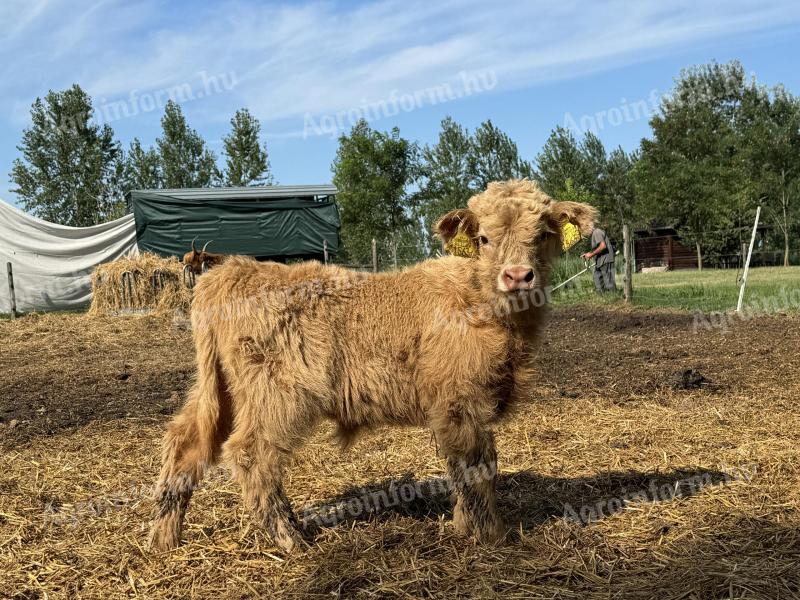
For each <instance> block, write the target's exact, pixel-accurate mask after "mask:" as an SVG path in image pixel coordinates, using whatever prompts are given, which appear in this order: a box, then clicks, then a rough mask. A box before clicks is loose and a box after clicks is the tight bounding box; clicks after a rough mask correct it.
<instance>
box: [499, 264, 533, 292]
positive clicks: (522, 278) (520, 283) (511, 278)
mask: <svg viewBox="0 0 800 600" xmlns="http://www.w3.org/2000/svg"><path fill="white" fill-rule="evenodd" d="M503 283H504V284H505V286H506V289H507V290H508V291H509V292H511V291H513V290H529V289H531V288H532V287H533V269H531V268H530V267H524V266H519V265H518V266H516V267H506V268H505V269H503Z"/></svg>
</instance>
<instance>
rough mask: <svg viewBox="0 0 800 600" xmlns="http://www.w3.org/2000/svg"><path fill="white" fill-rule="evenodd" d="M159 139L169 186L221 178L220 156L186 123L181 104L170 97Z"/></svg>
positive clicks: (200, 183) (216, 181)
mask: <svg viewBox="0 0 800 600" xmlns="http://www.w3.org/2000/svg"><path fill="white" fill-rule="evenodd" d="M161 129H162V131H163V135H162V137H160V138H158V139H157V140H156V146H157V147H158V152H159V156H160V159H161V170H162V174H163V178H164V187H166V188H191V187H211V186H214V185H218V184H219V182H220V180H221V175H220V172H219V169H217V159H216V156H214V153H213V152H211V151H210V150H208V149H207V148H206V144H205V142H204V141H203V138H202V137H200V135H199V134H198V133H197V132H196V131H195V130H194V129H192V128H190V127H189V125H188V124H187V123H186V119H185V118H184V116H183V112H182V111H181V107H180V106H179V105H178V104H177V103H175V102H173V101H172V100H168V101H167V105H166V107H165V109H164V116H163V117H162V118H161Z"/></svg>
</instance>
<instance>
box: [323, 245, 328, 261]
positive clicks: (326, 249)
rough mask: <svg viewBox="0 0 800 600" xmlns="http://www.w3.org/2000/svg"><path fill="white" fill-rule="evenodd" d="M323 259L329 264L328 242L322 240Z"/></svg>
mask: <svg viewBox="0 0 800 600" xmlns="http://www.w3.org/2000/svg"><path fill="white" fill-rule="evenodd" d="M322 258H323V260H324V263H325V264H326V265H327V264H328V240H322Z"/></svg>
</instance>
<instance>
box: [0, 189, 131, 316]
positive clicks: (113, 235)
mask: <svg viewBox="0 0 800 600" xmlns="http://www.w3.org/2000/svg"><path fill="white" fill-rule="evenodd" d="M138 253H139V250H138V248H137V246H136V224H135V223H134V221H133V215H126V216H124V217H122V218H121V219H117V220H116V221H111V222H109V223H103V224H102V225H94V226H93V227H66V226H64V225H56V224H54V223H48V222H47V221H43V220H41V219H37V218H35V217H32V216H30V215H28V214H26V213H24V212H22V211H21V210H19V209H17V208H14V207H13V206H11V205H10V204H6V203H5V202H3V201H2V200H0V313H8V312H9V311H10V307H11V304H10V300H9V290H8V276H7V274H6V263H8V262H10V263H11V264H12V268H13V272H14V288H15V292H16V293H15V295H16V299H17V310H18V311H20V312H28V311H34V310H36V311H47V310H72V309H77V308H83V307H85V306H86V305H88V304H89V302H90V300H91V298H92V286H91V282H90V279H89V278H90V276H91V274H92V271H93V270H94V268H95V267H96V266H97V265H99V264H100V263H104V262H109V261H112V260H116V259H117V258H120V257H122V256H126V255H136V254H138Z"/></svg>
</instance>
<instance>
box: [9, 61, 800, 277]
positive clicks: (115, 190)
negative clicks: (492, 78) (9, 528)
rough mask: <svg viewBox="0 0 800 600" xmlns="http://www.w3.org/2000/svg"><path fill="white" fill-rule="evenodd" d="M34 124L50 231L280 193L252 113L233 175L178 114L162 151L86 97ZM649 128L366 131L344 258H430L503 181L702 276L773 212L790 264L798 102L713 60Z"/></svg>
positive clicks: (238, 124) (166, 127) (351, 140)
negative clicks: (628, 133) (141, 193)
mask: <svg viewBox="0 0 800 600" xmlns="http://www.w3.org/2000/svg"><path fill="white" fill-rule="evenodd" d="M31 120H32V125H31V126H30V127H29V128H28V129H26V130H25V131H24V133H23V139H22V143H21V144H20V146H19V150H20V152H21V153H22V156H21V158H19V159H17V160H16V161H15V162H14V166H13V169H12V173H11V181H12V183H14V184H15V185H16V189H15V190H14V191H15V192H16V193H17V194H18V195H19V197H20V200H21V203H22V205H23V206H24V207H25V208H26V209H27V210H29V211H31V212H33V213H35V214H37V215H38V216H41V217H43V218H46V219H48V220H51V221H55V222H59V223H65V224H70V225H89V224H93V223H97V222H99V221H102V220H105V219H108V218H112V217H114V216H117V215H119V214H121V213H122V212H124V211H125V210H127V209H129V207H125V206H124V203H123V202H122V201H121V198H122V197H124V193H125V191H127V190H129V189H136V188H162V187H163V188H182V187H206V186H214V185H265V184H270V183H272V181H273V178H272V174H271V170H270V167H269V161H268V157H267V152H266V148H265V146H264V144H263V143H262V142H261V141H260V139H259V137H260V124H259V123H258V121H257V120H256V119H255V118H254V117H253V116H252V115H251V114H250V113H249V112H248V111H247V110H246V109H241V110H239V111H237V113H236V114H235V115H234V117H233V118H232V119H231V132H230V134H229V135H228V136H226V137H225V139H224V156H225V166H224V168H223V169H219V168H218V166H217V165H218V162H219V161H218V159H217V157H216V156H215V155H214V153H213V152H211V151H210V150H209V149H208V148H207V147H206V144H205V142H204V141H203V139H202V137H201V136H200V135H199V134H198V133H197V132H196V131H195V130H193V129H191V128H190V127H189V126H188V124H187V123H186V120H185V118H184V116H183V114H182V113H181V109H180V107H179V106H178V105H177V104H175V103H173V102H169V103H168V104H167V106H166V109H165V112H164V116H163V118H162V121H161V125H162V136H161V137H159V138H158V139H157V140H156V143H155V145H154V146H153V147H152V148H148V149H144V148H143V147H142V146H141V144H140V142H139V140H138V139H134V140H133V142H131V144H130V147H129V148H128V149H127V151H123V149H122V148H121V145H120V144H119V142H116V141H115V140H114V135H113V131H112V130H111V128H110V127H109V126H108V125H103V126H102V127H101V126H99V125H95V124H93V123H92V121H91V99H90V98H89V97H88V96H87V95H86V94H85V92H83V91H82V90H81V89H80V87H78V86H73V88H71V89H70V90H66V91H64V92H50V93H49V94H48V95H47V96H46V97H45V99H44V101H42V100H40V99H37V100H36V102H34V104H33V107H32V109H31ZM649 123H650V127H651V134H650V136H648V137H646V138H644V139H642V140H641V143H640V145H639V147H638V148H636V149H635V150H634V151H632V152H627V151H625V150H624V149H623V148H622V147H617V148H614V149H611V150H610V151H609V150H608V149H606V148H605V147H604V145H603V143H602V141H601V140H600V138H599V137H598V136H597V135H595V134H594V133H592V132H591V131H589V132H586V133H584V134H583V135H576V134H575V133H574V132H573V131H571V130H569V129H567V128H565V127H560V126H558V127H555V128H554V129H553V130H552V132H551V133H550V135H549V136H548V138H547V139H546V140H545V142H544V144H543V146H542V148H541V150H540V152H539V153H538V154H537V155H536V156H534V157H532V159H530V160H528V159H526V158H524V157H523V156H522V155H521V153H520V152H519V149H518V147H517V145H516V143H515V142H514V141H513V140H512V139H511V138H510V136H509V135H508V134H506V133H505V132H503V131H502V130H501V129H499V128H498V127H497V126H496V125H495V124H494V123H493V122H492V121H491V120H487V121H485V122H484V123H482V124H480V125H479V126H478V127H476V128H475V129H474V130H473V131H469V130H468V129H467V128H465V127H463V126H462V125H460V124H459V123H457V122H456V121H455V120H453V119H452V118H450V117H447V118H445V119H444V120H443V121H442V122H441V127H440V130H439V134H438V138H437V140H436V141H435V143H433V144H429V145H421V144H419V143H418V142H415V141H412V140H408V139H406V138H404V137H402V136H401V134H400V131H399V129H397V128H394V129H392V130H390V131H378V130H375V129H373V128H372V127H371V126H370V124H369V123H368V122H366V121H363V120H362V121H360V122H358V123H357V124H356V125H355V126H354V127H353V128H352V130H351V131H349V132H348V133H346V134H344V135H342V136H340V138H339V145H338V150H337V153H336V157H335V159H334V161H333V164H332V167H331V168H332V173H333V183H334V184H335V185H336V186H337V188H338V189H339V195H338V201H339V205H340V209H341V218H342V232H341V234H342V241H343V245H342V247H343V251H342V255H341V256H340V257H339V258H340V259H341V260H344V261H348V262H368V261H369V258H370V254H371V240H372V239H373V238H375V239H376V240H377V241H378V244H379V245H380V249H381V254H382V256H387V255H388V256H390V257H391V258H393V259H394V260H396V261H402V262H407V261H411V260H417V259H419V258H422V257H424V256H429V255H431V254H432V253H434V252H435V251H436V250H437V248H438V246H437V243H436V241H435V240H434V239H433V237H432V235H431V231H432V228H433V223H434V222H435V220H436V219H437V218H438V217H439V216H440V215H441V214H443V213H445V212H447V211H448V210H451V209H454V208H458V207H463V206H464V205H465V204H466V202H467V200H468V199H469V197H470V196H471V195H472V194H474V193H476V192H478V191H480V190H482V189H484V188H485V187H486V185H487V184H488V183H489V182H490V181H495V180H505V179H509V178H519V177H529V178H533V179H536V180H537V181H538V182H539V184H540V185H541V186H542V188H543V189H544V190H545V191H546V192H547V193H548V194H550V195H551V196H552V197H554V198H556V199H558V200H565V199H569V200H578V201H584V202H589V203H591V204H594V205H595V206H597V207H598V208H599V209H600V211H601V214H602V224H603V226H604V227H605V228H606V230H607V231H608V233H609V234H610V236H611V238H612V239H620V238H621V231H622V226H623V224H626V223H627V224H628V225H631V226H633V227H639V228H647V227H652V226H655V225H666V226H670V227H675V228H676V229H677V231H678V233H679V234H680V235H681V237H682V238H683V239H684V240H685V242H686V243H687V244H690V245H693V246H694V248H695V250H696V252H697V255H698V258H699V261H700V263H701V264H702V262H703V261H705V262H706V263H712V264H713V263H714V262H715V261H718V260H720V257H722V256H724V255H726V254H737V253H738V252H739V249H740V247H741V242H742V241H743V240H744V239H746V238H747V237H748V229H749V227H750V226H751V224H752V220H753V215H754V213H755V208H756V206H758V205H762V206H763V208H764V212H763V214H764V215H765V222H766V223H767V225H768V227H769V229H768V234H767V239H766V241H767V244H768V245H769V246H774V247H775V248H780V249H781V250H782V251H783V257H784V264H787V265H788V264H789V255H790V250H791V245H792V240H793V239H796V237H797V234H798V233H800V230H799V228H798V220H799V219H798V217H800V214H799V213H800V208H799V206H800V202H798V196H800V100H798V97H797V96H794V95H793V94H792V93H790V92H789V91H788V90H786V89H785V88H784V87H783V86H781V85H777V86H774V87H771V88H769V87H767V86H765V85H763V84H761V83H759V82H757V81H756V80H755V79H754V78H748V77H747V76H746V74H745V71H744V68H743V66H742V65H741V64H740V63H739V62H736V61H733V62H730V63H725V64H718V63H715V62H713V63H710V64H706V65H701V66H696V67H691V68H688V69H685V70H683V71H682V72H681V73H680V74H679V76H678V77H677V78H676V80H675V85H674V88H673V90H672V91H671V93H669V94H668V95H666V96H664V97H663V98H662V99H661V104H660V107H659V110H658V111H657V112H656V114H655V115H654V116H653V117H652V118H651V119H650V122H649Z"/></svg>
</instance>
